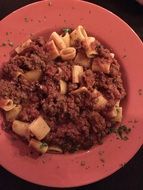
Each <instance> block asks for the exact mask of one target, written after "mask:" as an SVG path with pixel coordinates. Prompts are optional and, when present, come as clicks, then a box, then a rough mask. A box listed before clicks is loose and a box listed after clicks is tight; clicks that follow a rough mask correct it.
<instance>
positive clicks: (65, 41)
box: [62, 32, 70, 47]
mask: <svg viewBox="0 0 143 190" xmlns="http://www.w3.org/2000/svg"><path fill="white" fill-rule="evenodd" d="M62 39H63V41H64V43H65V45H66V47H69V46H70V35H69V33H68V32H67V33H66V34H65V35H64V36H62Z"/></svg>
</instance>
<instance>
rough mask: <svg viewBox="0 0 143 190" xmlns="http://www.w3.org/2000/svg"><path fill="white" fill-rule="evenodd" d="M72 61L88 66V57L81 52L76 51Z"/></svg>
mask: <svg viewBox="0 0 143 190" xmlns="http://www.w3.org/2000/svg"><path fill="white" fill-rule="evenodd" d="M74 62H75V63H76V64H79V65H81V66H84V67H86V68H88V67H90V59H89V58H88V57H87V56H86V55H85V53H83V52H78V53H77V55H76V57H75V59H74Z"/></svg>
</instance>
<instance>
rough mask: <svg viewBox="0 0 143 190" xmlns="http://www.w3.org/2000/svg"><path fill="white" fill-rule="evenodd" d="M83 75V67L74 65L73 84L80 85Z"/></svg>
mask: <svg viewBox="0 0 143 190" xmlns="http://www.w3.org/2000/svg"><path fill="white" fill-rule="evenodd" d="M82 74H83V67H82V66H79V65H74V66H73V68H72V82H73V83H79V82H80V77H81V76H82Z"/></svg>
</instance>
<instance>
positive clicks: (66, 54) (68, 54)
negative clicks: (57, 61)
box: [60, 47, 76, 61]
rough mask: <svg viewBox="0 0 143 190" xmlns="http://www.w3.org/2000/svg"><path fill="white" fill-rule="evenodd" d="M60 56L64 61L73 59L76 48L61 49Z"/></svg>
mask: <svg viewBox="0 0 143 190" xmlns="http://www.w3.org/2000/svg"><path fill="white" fill-rule="evenodd" d="M60 56H61V58H62V59H63V60H64V61H66V60H71V59H74V58H75V56H76V49H75V48H73V47H68V48H65V49H62V50H61V51H60Z"/></svg>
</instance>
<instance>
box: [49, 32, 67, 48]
mask: <svg viewBox="0 0 143 190" xmlns="http://www.w3.org/2000/svg"><path fill="white" fill-rule="evenodd" d="M50 40H53V41H54V43H55V44H56V46H57V47H58V49H60V50H62V49H64V48H66V44H65V42H64V40H63V39H62V37H61V36H60V35H59V34H58V33H57V32H53V33H52V34H51V36H50Z"/></svg>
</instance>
